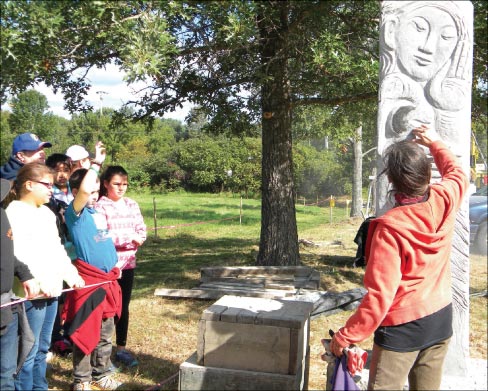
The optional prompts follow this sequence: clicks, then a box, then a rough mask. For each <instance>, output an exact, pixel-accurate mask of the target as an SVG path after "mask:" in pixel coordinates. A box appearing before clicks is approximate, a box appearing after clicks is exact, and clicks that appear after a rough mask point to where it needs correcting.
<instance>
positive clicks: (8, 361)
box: [0, 313, 19, 391]
mask: <svg viewBox="0 0 488 391" xmlns="http://www.w3.org/2000/svg"><path fill="white" fill-rule="evenodd" d="M12 317H13V319H12V321H11V322H10V323H9V324H8V325H7V330H6V332H5V334H4V335H2V336H1V337H0V348H1V349H0V352H1V353H0V366H1V368H0V371H1V372H0V390H2V391H7V390H8V391H12V390H15V386H14V374H15V370H16V369H17V348H18V343H19V341H18V336H17V332H18V326H19V315H18V314H17V313H13V314H12Z"/></svg>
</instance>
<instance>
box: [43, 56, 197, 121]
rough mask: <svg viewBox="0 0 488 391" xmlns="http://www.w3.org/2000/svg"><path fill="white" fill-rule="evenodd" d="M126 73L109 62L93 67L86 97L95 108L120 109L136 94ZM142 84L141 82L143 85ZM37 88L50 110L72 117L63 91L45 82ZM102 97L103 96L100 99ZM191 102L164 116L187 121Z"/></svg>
mask: <svg viewBox="0 0 488 391" xmlns="http://www.w3.org/2000/svg"><path fill="white" fill-rule="evenodd" d="M123 77H124V73H123V72H122V71H120V70H119V68H118V67H116V66H115V65H112V64H109V65H107V66H106V68H105V69H103V68H102V69H97V68H92V69H91V70H90V72H89V73H88V75H87V78H88V80H89V82H90V84H91V85H92V88H91V89H90V90H89V92H88V95H87V97H86V99H87V101H88V102H89V103H90V104H91V105H92V106H93V108H94V110H99V109H100V108H102V110H103V108H104V107H107V108H108V107H110V108H113V109H118V108H120V107H121V106H122V104H123V103H125V102H126V101H128V100H130V99H132V98H133V97H134V96H135V87H137V86H138V85H137V84H136V85H135V87H129V86H127V85H126V83H125V82H124V80H123ZM141 85H142V84H139V86H141ZM34 89H35V90H37V91H39V92H40V93H42V94H44V95H45V96H46V98H47V100H48V104H49V111H51V112H52V113H53V114H55V115H59V116H60V117H64V118H68V119H69V118H71V115H70V114H69V112H68V111H66V110H64V109H63V106H64V99H63V96H62V94H61V93H59V92H58V93H57V94H54V92H53V91H52V89H50V88H48V87H47V86H46V85H45V84H44V83H42V84H38V85H36V86H35V87H34ZM100 98H102V99H101V100H100ZM190 107H191V106H190V105H189V104H184V105H183V108H182V109H179V110H177V111H174V112H172V113H167V114H165V115H164V118H173V119H177V120H179V121H181V122H183V123H184V122H185V116H186V115H187V114H188V112H189V110H190Z"/></svg>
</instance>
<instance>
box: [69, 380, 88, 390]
mask: <svg viewBox="0 0 488 391" xmlns="http://www.w3.org/2000/svg"><path fill="white" fill-rule="evenodd" d="M72 390H73V391H91V390H92V388H91V386H90V382H88V381H86V382H82V383H74V384H73V388H72Z"/></svg>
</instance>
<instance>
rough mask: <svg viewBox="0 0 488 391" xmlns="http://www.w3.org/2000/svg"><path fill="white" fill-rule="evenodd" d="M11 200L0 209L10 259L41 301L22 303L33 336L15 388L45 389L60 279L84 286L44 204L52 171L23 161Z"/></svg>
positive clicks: (41, 165) (51, 183) (74, 286)
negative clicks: (26, 272) (7, 228)
mask: <svg viewBox="0 0 488 391" xmlns="http://www.w3.org/2000/svg"><path fill="white" fill-rule="evenodd" d="M13 190H14V192H15V200H14V201H12V202H11V203H10V204H9V205H8V206H7V208H6V212H7V215H8V218H9V221H10V224H11V227H12V235H13V238H14V253H15V256H16V257H17V258H18V259H19V260H20V261H21V262H23V263H25V264H26V265H27V266H28V267H29V269H30V271H31V273H32V275H33V276H34V278H35V279H36V280H37V281H38V282H39V286H40V289H41V293H42V295H43V296H42V297H41V298H39V299H36V300H32V301H27V302H26V303H25V310H26V313H27V319H28V321H29V326H30V328H31V330H32V332H33V334H34V337H35V342H34V347H33V348H32V350H31V352H30V353H29V355H28V357H27V359H26V360H25V362H24V364H23V366H22V368H21V369H20V371H19V373H18V374H17V378H16V380H15V388H16V389H18V390H47V389H48V384H47V380H46V354H47V352H48V349H49V346H50V343H51V333H52V328H53V324H54V319H55V317H56V313H57V308H58V299H57V297H58V296H59V295H60V294H61V290H62V287H63V280H64V281H66V283H67V284H68V285H69V286H70V287H73V288H81V287H83V286H84V285H85V282H84V280H83V279H82V278H81V277H80V276H79V274H78V271H77V269H76V268H75V267H74V266H73V265H72V264H71V260H70V258H69V257H68V255H67V253H66V250H65V249H64V247H63V245H62V244H61V240H60V238H59V235H58V229H57V226H56V217H55V215H54V213H53V212H52V211H51V210H50V209H49V208H48V207H47V206H45V205H44V204H45V203H47V202H49V199H50V198H51V196H52V192H53V171H52V170H51V169H50V168H49V167H47V166H45V165H44V164H40V163H28V164H26V165H25V166H23V167H22V168H21V169H20V170H19V171H18V173H17V179H16V180H15V183H14V189H13Z"/></svg>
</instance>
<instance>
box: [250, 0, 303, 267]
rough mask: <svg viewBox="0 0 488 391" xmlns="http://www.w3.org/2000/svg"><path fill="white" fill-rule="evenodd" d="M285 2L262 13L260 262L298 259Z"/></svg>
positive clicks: (282, 263)
mask: <svg viewBox="0 0 488 391" xmlns="http://www.w3.org/2000/svg"><path fill="white" fill-rule="evenodd" d="M287 8H288V4H287V2H280V1H277V2H271V4H268V5H267V7H263V10H264V11H265V13H263V14H261V15H259V16H258V22H257V23H258V27H259V30H260V34H261V56H262V57H261V58H262V65H263V72H265V76H266V77H265V82H264V84H263V86H262V89H261V99H262V103H261V104H262V147H263V151H262V155H263V161H262V206H261V238H260V242H259V254H258V257H257V264H258V265H262V266H265V265H266V266H268V265H274V266H293V265H298V264H299V263H300V256H299V250H298V232H297V224H296V215H295V203H294V198H295V197H294V189H293V187H294V186H293V161H292V136H291V104H290V92H289V81H288V73H287V59H286V58H285V57H284V53H286V50H284V48H285V47H286V29H287Z"/></svg>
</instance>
